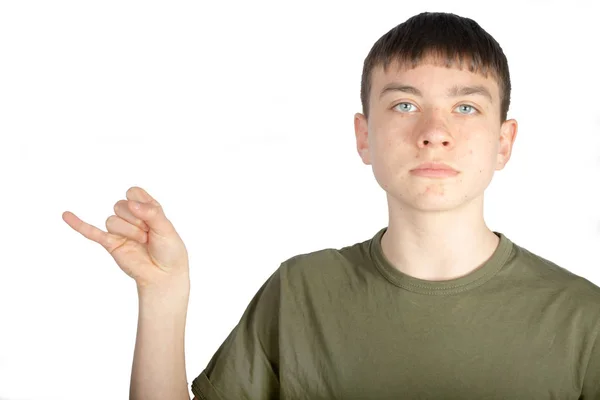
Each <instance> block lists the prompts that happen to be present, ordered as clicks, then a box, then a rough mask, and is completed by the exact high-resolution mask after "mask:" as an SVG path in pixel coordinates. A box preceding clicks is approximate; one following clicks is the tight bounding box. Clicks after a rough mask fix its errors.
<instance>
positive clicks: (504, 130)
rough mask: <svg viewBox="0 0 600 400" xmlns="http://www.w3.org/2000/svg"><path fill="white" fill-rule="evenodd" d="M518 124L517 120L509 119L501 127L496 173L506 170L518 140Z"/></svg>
mask: <svg viewBox="0 0 600 400" xmlns="http://www.w3.org/2000/svg"><path fill="white" fill-rule="evenodd" d="M517 130H518V124H517V121H516V120H515V119H509V120H506V121H504V122H503V123H502V126H501V127H500V147H499V149H498V157H497V162H496V171H500V170H501V169H504V167H505V166H506V163H507V162H508V160H510V155H511V154H512V148H513V145H514V143H515V139H516V138H517Z"/></svg>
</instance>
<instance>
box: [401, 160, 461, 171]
mask: <svg viewBox="0 0 600 400" xmlns="http://www.w3.org/2000/svg"><path fill="white" fill-rule="evenodd" d="M420 169H434V170H439V171H454V172H458V171H457V170H456V169H454V168H452V167H451V166H449V165H448V164H444V163H441V162H426V163H423V164H421V165H419V166H418V167H416V168H413V169H412V170H411V171H416V170H420Z"/></svg>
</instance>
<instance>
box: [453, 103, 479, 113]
mask: <svg viewBox="0 0 600 400" xmlns="http://www.w3.org/2000/svg"><path fill="white" fill-rule="evenodd" d="M460 107H469V108H470V109H471V110H473V112H470V113H469V112H468V113H461V114H466V115H469V114H475V113H477V109H476V108H475V107H473V106H470V105H468V104H461V105H460V106H458V107H457V108H460ZM467 111H468V110H467Z"/></svg>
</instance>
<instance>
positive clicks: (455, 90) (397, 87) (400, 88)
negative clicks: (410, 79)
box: [379, 82, 494, 103]
mask: <svg viewBox="0 0 600 400" xmlns="http://www.w3.org/2000/svg"><path fill="white" fill-rule="evenodd" d="M388 92H404V93H410V94H414V95H415V96H419V97H423V93H421V91H420V90H419V89H417V88H416V87H414V86H410V85H404V84H402V83H398V82H392V83H388V84H387V85H385V86H384V88H383V90H382V91H381V94H380V95H379V98H380V99H381V98H382V97H383V95H384V94H386V93H388ZM470 94H478V95H481V96H484V97H486V98H487V99H488V100H489V101H490V103H493V102H494V101H493V100H492V95H491V94H490V92H489V90H487V88H486V87H485V86H483V85H472V86H460V85H454V86H452V87H451V88H449V89H448V91H447V92H446V96H447V97H458V96H468V95H470Z"/></svg>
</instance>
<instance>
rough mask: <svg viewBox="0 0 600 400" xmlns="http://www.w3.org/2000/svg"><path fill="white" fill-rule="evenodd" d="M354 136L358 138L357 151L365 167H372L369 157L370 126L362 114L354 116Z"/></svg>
mask: <svg viewBox="0 0 600 400" xmlns="http://www.w3.org/2000/svg"><path fill="white" fill-rule="evenodd" d="M354 135H355V136H356V150H357V151H358V155H359V156H360V158H361V159H362V162H363V163H364V164H365V165H371V158H370V157H369V124H368V121H367V118H366V117H365V116H364V115H363V114H361V113H356V114H354Z"/></svg>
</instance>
